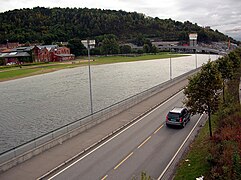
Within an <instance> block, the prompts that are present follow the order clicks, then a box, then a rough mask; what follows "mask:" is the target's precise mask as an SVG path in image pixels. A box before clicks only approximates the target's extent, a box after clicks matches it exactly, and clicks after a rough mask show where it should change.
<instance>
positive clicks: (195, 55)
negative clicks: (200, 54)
mask: <svg viewBox="0 0 241 180" xmlns="http://www.w3.org/2000/svg"><path fill="white" fill-rule="evenodd" d="M195 62H196V69H197V50H195Z"/></svg>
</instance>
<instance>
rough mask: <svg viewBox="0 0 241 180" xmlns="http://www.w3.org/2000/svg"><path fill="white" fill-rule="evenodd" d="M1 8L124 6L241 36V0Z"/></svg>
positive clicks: (19, 2)
mask: <svg viewBox="0 0 241 180" xmlns="http://www.w3.org/2000/svg"><path fill="white" fill-rule="evenodd" d="M0 4H1V6H0V12H5V11H8V10H13V9H22V8H33V7H36V6H40V7H51V8H52V7H63V8H64V7H72V8H73V7H76V8H85V7H87V8H100V9H111V10H124V11H128V12H134V11H136V12H138V13H143V14H145V15H147V16H151V17H159V18H161V19H168V18H171V19H173V20H176V21H181V22H184V21H187V20H188V21H190V22H192V23H197V24H198V25H200V26H211V28H212V29H214V30H216V29H218V30H219V31H220V32H222V33H224V34H227V35H229V36H231V37H233V38H234V39H236V40H241V10H240V9H241V0H202V1H196V0H69V1H67V0H37V1H35V0H0Z"/></svg>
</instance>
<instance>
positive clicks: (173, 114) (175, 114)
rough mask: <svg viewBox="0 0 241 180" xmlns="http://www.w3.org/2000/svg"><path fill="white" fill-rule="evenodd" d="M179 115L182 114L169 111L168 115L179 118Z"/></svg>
mask: <svg viewBox="0 0 241 180" xmlns="http://www.w3.org/2000/svg"><path fill="white" fill-rule="evenodd" d="M179 115H180V114H179V113H172V112H169V114H168V117H169V118H171V119H177V118H179Z"/></svg>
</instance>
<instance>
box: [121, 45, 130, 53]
mask: <svg viewBox="0 0 241 180" xmlns="http://www.w3.org/2000/svg"><path fill="white" fill-rule="evenodd" d="M120 53H121V54H129V53H131V46H129V45H123V46H120Z"/></svg>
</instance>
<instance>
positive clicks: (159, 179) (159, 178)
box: [157, 114, 203, 180]
mask: <svg viewBox="0 0 241 180" xmlns="http://www.w3.org/2000/svg"><path fill="white" fill-rule="evenodd" d="M202 117H203V114H202V115H201V116H200V118H199V119H198V121H197V122H196V124H195V126H194V127H193V128H192V130H191V132H190V133H189V134H188V136H187V137H186V139H185V140H184V141H183V143H182V145H181V146H180V147H179V149H178V150H177V152H176V153H175V155H174V156H173V157H172V159H171V161H170V162H169V163H168V165H167V166H166V168H165V169H164V171H163V172H162V173H161V175H160V176H159V177H158V179H157V180H161V178H162V176H163V175H164V174H165V172H166V171H167V169H168V168H169V166H170V165H171V164H172V162H173V161H174V159H175V158H176V156H177V154H178V153H179V151H180V150H181V149H182V147H183V146H184V144H185V143H186V141H187V140H188V138H189V137H190V136H191V134H192V132H193V131H194V129H195V128H196V126H197V124H198V123H199V121H200V120H201V119H202Z"/></svg>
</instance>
